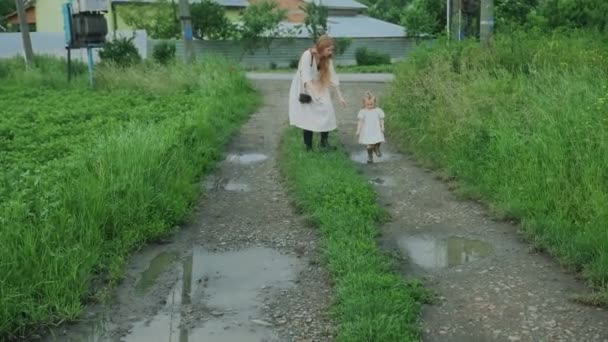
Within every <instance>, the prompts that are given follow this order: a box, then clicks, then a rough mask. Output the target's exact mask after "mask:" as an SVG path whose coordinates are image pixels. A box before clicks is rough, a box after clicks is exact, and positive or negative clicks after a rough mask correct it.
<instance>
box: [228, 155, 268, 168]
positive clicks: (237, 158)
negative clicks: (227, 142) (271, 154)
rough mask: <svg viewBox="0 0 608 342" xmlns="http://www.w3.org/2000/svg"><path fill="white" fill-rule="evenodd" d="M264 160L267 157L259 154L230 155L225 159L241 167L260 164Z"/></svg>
mask: <svg viewBox="0 0 608 342" xmlns="http://www.w3.org/2000/svg"><path fill="white" fill-rule="evenodd" d="M266 159H268V156H267V155H265V154H261V153H244V154H230V155H228V157H227V158H226V160H227V161H229V162H231V163H235V164H242V165H249V164H255V163H261V162H263V161H265V160H266Z"/></svg>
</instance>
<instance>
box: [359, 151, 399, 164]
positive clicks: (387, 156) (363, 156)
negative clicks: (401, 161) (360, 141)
mask: <svg viewBox="0 0 608 342" xmlns="http://www.w3.org/2000/svg"><path fill="white" fill-rule="evenodd" d="M394 158H395V155H394V154H392V153H390V152H382V157H378V156H376V155H375V154H374V163H385V162H387V161H389V160H392V159H394ZM350 159H351V160H352V161H354V162H357V163H360V164H367V151H366V150H365V149H361V150H359V151H357V152H353V153H352V154H351V155H350Z"/></svg>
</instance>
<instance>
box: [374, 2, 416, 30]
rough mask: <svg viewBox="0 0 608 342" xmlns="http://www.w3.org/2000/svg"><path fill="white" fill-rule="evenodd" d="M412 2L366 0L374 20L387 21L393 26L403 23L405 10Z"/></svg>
mask: <svg viewBox="0 0 608 342" xmlns="http://www.w3.org/2000/svg"><path fill="white" fill-rule="evenodd" d="M410 2H411V0H365V1H363V3H365V4H366V5H367V6H368V7H369V8H368V13H369V15H370V16H372V17H374V18H378V19H381V20H385V21H388V22H391V23H393V24H399V23H400V22H401V16H402V13H403V9H404V8H406V7H407V6H408V5H409V4H410Z"/></svg>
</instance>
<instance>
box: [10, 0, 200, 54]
mask: <svg viewBox="0 0 608 342" xmlns="http://www.w3.org/2000/svg"><path fill="white" fill-rule="evenodd" d="M17 1H18V0H17ZM179 18H180V19H181V21H182V33H183V36H184V59H185V60H186V63H187V64H190V63H192V61H194V46H193V43H192V17H191V16H190V3H189V2H188V0H179Z"/></svg>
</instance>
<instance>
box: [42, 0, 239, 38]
mask: <svg viewBox="0 0 608 342" xmlns="http://www.w3.org/2000/svg"><path fill="white" fill-rule="evenodd" d="M173 1H174V2H175V4H176V5H177V1H178V0H173ZM196 1H200V0H194V1H193V0H191V1H190V2H191V3H193V2H196ZM214 1H215V2H217V3H219V4H220V5H222V6H224V7H225V8H226V15H227V16H228V18H229V19H233V20H236V19H238V17H239V13H240V11H242V10H243V9H244V8H246V7H247V6H249V2H247V0H214ZM64 2H65V0H36V12H35V13H37V15H36V14H35V15H34V21H35V23H36V26H37V30H38V31H39V32H63V13H62V11H61V5H62V4H63V3H64ZM154 2H155V0H109V8H108V14H106V20H107V22H108V30H109V31H113V30H132V29H135V28H133V27H129V26H128V25H127V24H126V23H125V22H124V21H123V20H122V18H121V17H120V7H121V6H124V5H134V4H135V5H142V6H146V5H149V4H152V3H154Z"/></svg>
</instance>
